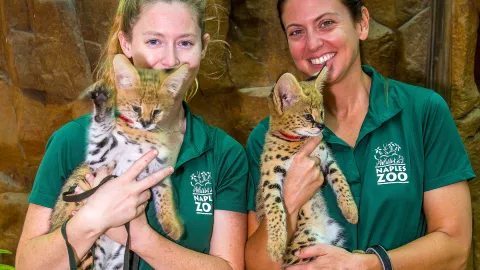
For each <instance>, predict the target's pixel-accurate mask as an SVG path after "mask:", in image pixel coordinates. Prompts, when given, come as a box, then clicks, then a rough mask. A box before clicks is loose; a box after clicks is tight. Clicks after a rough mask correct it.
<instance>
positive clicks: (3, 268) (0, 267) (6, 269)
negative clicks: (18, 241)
mask: <svg viewBox="0 0 480 270" xmlns="http://www.w3.org/2000/svg"><path fill="white" fill-rule="evenodd" d="M0 254H9V255H11V254H12V252H11V251H8V250H6V249H0ZM0 270H15V267H13V266H10V265H6V264H1V263H0Z"/></svg>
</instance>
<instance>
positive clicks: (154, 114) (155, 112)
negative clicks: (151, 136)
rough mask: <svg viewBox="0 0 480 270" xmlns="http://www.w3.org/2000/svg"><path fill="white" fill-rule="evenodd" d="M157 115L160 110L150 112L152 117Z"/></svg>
mask: <svg viewBox="0 0 480 270" xmlns="http://www.w3.org/2000/svg"><path fill="white" fill-rule="evenodd" d="M159 113H160V110H157V109H155V110H153V111H152V117H155V116H157V115H158V114H159Z"/></svg>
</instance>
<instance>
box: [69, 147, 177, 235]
mask: <svg viewBox="0 0 480 270" xmlns="http://www.w3.org/2000/svg"><path fill="white" fill-rule="evenodd" d="M157 155H158V152H157V150H150V151H149V152H148V153H146V154H145V155H143V156H142V157H141V158H140V159H139V160H137V161H135V163H134V164H133V165H132V166H131V167H130V168H129V169H128V170H127V171H126V172H125V173H124V174H122V175H120V176H119V177H117V178H116V179H112V180H110V181H108V182H107V183H105V184H104V185H103V186H101V187H100V188H99V189H98V190H97V191H96V192H95V193H94V194H93V195H92V196H91V197H90V198H88V200H87V202H86V203H85V205H84V206H83V207H82V208H81V209H80V210H79V211H78V213H77V215H80V214H81V215H82V216H83V218H84V219H85V224H88V225H89V226H91V228H92V229H94V230H97V231H100V232H105V231H106V230H107V229H109V228H116V227H119V226H121V225H123V224H125V223H127V222H128V221H130V220H132V219H134V218H135V217H137V216H138V215H140V214H142V213H143V212H144V210H145V207H146V202H147V201H148V199H150V191H149V188H150V187H152V186H154V185H156V184H157V183H158V182H160V181H161V180H163V179H164V178H165V177H167V176H168V175H170V174H171V173H172V172H173V168H171V167H168V168H165V169H162V170H160V171H158V172H156V173H154V174H152V175H150V176H148V177H146V178H144V179H142V181H138V182H137V181H136V178H137V176H138V175H139V174H140V173H141V172H142V171H143V170H144V169H145V168H146V167H147V165H148V164H149V163H150V162H151V161H152V160H153V159H154V158H155V157H156V156H157ZM100 177H101V176H100V175H98V176H97V178H96V180H95V182H97V181H98V180H97V179H98V178H100ZM100 180H101V179H100Z"/></svg>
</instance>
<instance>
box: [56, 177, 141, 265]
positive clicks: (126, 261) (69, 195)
mask: <svg viewBox="0 0 480 270" xmlns="http://www.w3.org/2000/svg"><path fill="white" fill-rule="evenodd" d="M115 177H117V176H116V175H109V176H107V177H105V178H103V179H102V181H101V182H100V184H98V186H96V187H94V188H92V189H90V190H87V191H85V192H83V193H81V194H77V195H73V194H74V193H75V188H76V187H77V186H76V185H74V186H71V187H70V189H69V190H68V191H67V192H64V193H63V194H62V198H63V200H64V201H66V202H79V201H83V200H85V199H86V198H88V197H90V196H92V195H93V193H95V191H97V189H98V188H99V187H100V186H102V185H103V184H105V183H106V182H107V181H108V180H110V179H112V178H115ZM69 220H70V219H68V220H67V221H65V223H63V225H62V235H63V239H65V243H66V244H67V251H68V260H69V263H70V270H76V269H77V265H76V260H75V254H74V252H73V249H72V246H71V245H70V243H69V242H68V239H67V232H66V226H67V222H68V221H69ZM125 229H126V230H127V243H126V246H125V255H124V257H123V269H125V270H130V222H127V223H126V224H125ZM92 254H93V248H92ZM93 263H95V262H93ZM138 264H139V257H138V255H137V254H135V253H133V263H132V265H131V267H132V270H136V269H138Z"/></svg>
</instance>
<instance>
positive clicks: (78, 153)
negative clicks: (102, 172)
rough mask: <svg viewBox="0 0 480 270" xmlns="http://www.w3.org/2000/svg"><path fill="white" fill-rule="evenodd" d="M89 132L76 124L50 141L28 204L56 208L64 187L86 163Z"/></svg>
mask: <svg viewBox="0 0 480 270" xmlns="http://www.w3.org/2000/svg"><path fill="white" fill-rule="evenodd" d="M86 133H87V132H86V128H85V126H83V125H81V124H80V123H78V122H76V121H72V122H69V123H67V124H66V125H64V126H63V127H61V128H60V129H59V130H57V131H56V132H55V133H54V134H53V135H52V136H51V137H50V139H49V140H48V142H47V147H46V152H45V155H44V156H43V159H42V162H41V163H40V167H39V168H38V171H37V175H36V177H35V181H34V183H33V188H32V193H31V194H30V197H29V199H28V202H30V203H33V204H37V205H41V206H44V207H48V208H53V207H54V206H55V202H56V200H57V197H58V195H59V194H60V191H61V188H62V186H63V183H64V182H65V181H66V179H67V178H68V177H69V176H70V174H71V173H72V172H73V170H74V169H75V168H76V167H77V166H78V165H79V164H80V163H81V162H83V161H84V159H85V151H86V150H85V146H86Z"/></svg>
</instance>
